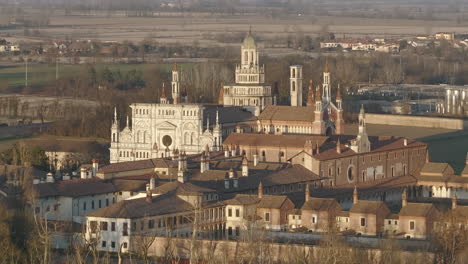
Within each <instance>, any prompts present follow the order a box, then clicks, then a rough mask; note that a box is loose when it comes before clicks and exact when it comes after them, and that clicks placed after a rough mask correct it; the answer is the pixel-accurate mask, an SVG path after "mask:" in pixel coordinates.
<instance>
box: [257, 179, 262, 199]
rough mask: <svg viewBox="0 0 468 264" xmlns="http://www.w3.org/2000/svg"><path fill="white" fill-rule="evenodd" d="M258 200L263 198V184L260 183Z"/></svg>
mask: <svg viewBox="0 0 468 264" xmlns="http://www.w3.org/2000/svg"><path fill="white" fill-rule="evenodd" d="M258 198H260V199H262V198H263V184H262V182H260V184H259V185H258Z"/></svg>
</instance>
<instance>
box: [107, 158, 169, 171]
mask: <svg viewBox="0 0 468 264" xmlns="http://www.w3.org/2000/svg"><path fill="white" fill-rule="evenodd" d="M176 166H177V163H176V162H175V161H173V160H168V159H160V158H159V159H147V160H136V161H125V162H118V163H113V164H109V165H106V166H102V167H101V168H100V169H99V171H98V173H114V172H122V171H132V170H143V169H151V168H173V167H176Z"/></svg>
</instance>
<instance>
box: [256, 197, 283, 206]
mask: <svg viewBox="0 0 468 264" xmlns="http://www.w3.org/2000/svg"><path fill="white" fill-rule="evenodd" d="M286 200H288V197H287V196H286V195H263V197H262V198H261V199H260V202H259V203H258V205H257V208H272V209H280V208H281V207H282V206H283V204H284V203H285V202H286Z"/></svg>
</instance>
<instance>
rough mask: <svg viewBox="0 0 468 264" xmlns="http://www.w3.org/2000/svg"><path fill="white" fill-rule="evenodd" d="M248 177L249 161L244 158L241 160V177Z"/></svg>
mask: <svg viewBox="0 0 468 264" xmlns="http://www.w3.org/2000/svg"><path fill="white" fill-rule="evenodd" d="M248 176H249V161H248V160H247V158H246V157H245V156H244V158H243V159H242V177H248Z"/></svg>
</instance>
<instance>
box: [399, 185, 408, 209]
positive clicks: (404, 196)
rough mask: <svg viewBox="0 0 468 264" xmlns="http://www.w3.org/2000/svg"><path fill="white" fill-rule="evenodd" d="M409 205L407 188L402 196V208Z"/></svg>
mask: <svg viewBox="0 0 468 264" xmlns="http://www.w3.org/2000/svg"><path fill="white" fill-rule="evenodd" d="M407 205H408V193H407V192H406V188H405V189H404V190H403V193H402V194H401V207H405V206H407Z"/></svg>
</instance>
